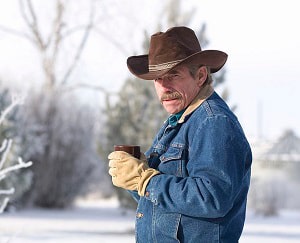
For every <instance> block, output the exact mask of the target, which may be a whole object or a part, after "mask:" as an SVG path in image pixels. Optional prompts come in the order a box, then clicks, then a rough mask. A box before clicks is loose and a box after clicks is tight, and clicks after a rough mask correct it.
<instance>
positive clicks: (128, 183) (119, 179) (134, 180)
mask: <svg viewBox="0 0 300 243" xmlns="http://www.w3.org/2000/svg"><path fill="white" fill-rule="evenodd" d="M108 159H109V167H110V168H109V171H108V173H109V174H110V175H111V176H112V182H113V184H114V185H115V186H117V187H122V188H124V189H126V190H136V191H137V192H138V194H139V195H140V196H144V195H145V190H146V186H147V184H148V182H149V180H150V179H151V178H152V177H153V176H155V175H157V174H159V171H157V170H155V169H152V168H149V166H148V163H147V161H146V159H144V160H141V159H136V158H135V157H133V156H132V155H130V154H128V153H126V152H123V151H115V152H112V153H110V154H109V155H108Z"/></svg>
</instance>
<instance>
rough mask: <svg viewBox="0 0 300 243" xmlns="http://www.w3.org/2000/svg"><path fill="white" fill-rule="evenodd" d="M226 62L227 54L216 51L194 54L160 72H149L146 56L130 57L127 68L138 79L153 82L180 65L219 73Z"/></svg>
mask: <svg viewBox="0 0 300 243" xmlns="http://www.w3.org/2000/svg"><path fill="white" fill-rule="evenodd" d="M226 61H227V54H226V53H225V52H222V51H218V50H204V51H200V52H196V53H194V54H193V55H191V56H188V57H186V58H185V59H183V60H182V61H180V62H179V63H177V64H176V65H175V66H173V67H171V68H168V69H164V70H160V71H149V63H148V55H140V56H131V57H129V58H128V59H127V67H128V69H129V71H130V72H131V73H132V74H133V75H135V76H136V77H138V78H141V79H145V80H154V79H156V78H158V77H161V76H162V75H164V74H166V73H168V72H169V71H170V70H172V69H174V68H176V67H177V66H178V65H181V64H189V63H194V64H199V65H205V66H208V67H210V70H211V73H215V72H217V71H219V70H220V69H221V68H222V67H223V66H224V64H225V63H226Z"/></svg>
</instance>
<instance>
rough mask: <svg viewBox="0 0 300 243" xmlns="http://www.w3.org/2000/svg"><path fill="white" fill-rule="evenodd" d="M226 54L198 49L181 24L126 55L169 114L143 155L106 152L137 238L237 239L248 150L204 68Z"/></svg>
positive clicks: (213, 67)
mask: <svg viewBox="0 0 300 243" xmlns="http://www.w3.org/2000/svg"><path fill="white" fill-rule="evenodd" d="M226 60H227V54H225V53H224V52H221V51H217V50H204V51H202V50H201V47H200V43H199V42H198V39H197V37H196V35H195V33H194V32H193V31H192V30H191V29H189V28H186V27H174V28H171V29H169V30H167V31H166V32H159V33H156V34H154V35H152V37H151V41H150V48H149V54H148V55H141V56H132V57H129V58H128V60H127V65H128V68H129V70H130V71H131V72H132V73H133V74H134V75H135V76H137V77H139V78H141V79H145V80H154V86H155V89H156V92H157V95H158V98H159V99H160V102H161V103H162V105H163V107H164V108H165V110H166V111H167V112H168V113H170V117H169V119H168V120H167V121H166V122H165V123H164V124H163V126H162V128H161V129H160V131H159V132H158V133H157V135H156V136H155V139H154V141H153V144H152V146H151V148H150V149H149V150H148V151H147V152H146V153H145V157H143V156H142V158H141V159H136V158H134V157H132V156H131V155H129V154H127V153H125V152H120V151H118V152H112V153H111V154H110V155H109V157H108V158H109V160H110V161H109V166H110V169H109V174H110V175H111V176H112V182H113V184H114V185H115V186H118V187H122V188H124V189H126V190H129V192H130V193H131V194H132V195H133V196H134V198H135V199H136V200H137V202H138V207H137V215H136V241H137V242H142V243H150V242H161V243H167V242H192V243H197V242H199V243H204V242H207V243H212V242H228V243H234V242H238V240H239V238H240V235H241V233H242V230H243V226H244V221H245V210H246V198H247V193H248V189H249V184H250V167H251V161H252V155H251V149H250V146H249V144H248V142H247V139H246V137H245V135H244V133H243V130H242V128H241V126H240V124H239V122H238V120H237V118H236V117H235V115H234V114H233V113H232V112H231V111H230V109H229V108H228V106H227V105H226V104H225V102H224V101H223V100H222V99H221V98H220V97H219V96H218V94H217V93H216V92H215V91H214V90H213V88H212V86H211V82H212V78H211V73H215V72H217V71H218V70H220V69H221V68H222V67H223V65H224V64H225V62H226ZM153 116H155V114H153ZM153 119H155V117H154V118H153Z"/></svg>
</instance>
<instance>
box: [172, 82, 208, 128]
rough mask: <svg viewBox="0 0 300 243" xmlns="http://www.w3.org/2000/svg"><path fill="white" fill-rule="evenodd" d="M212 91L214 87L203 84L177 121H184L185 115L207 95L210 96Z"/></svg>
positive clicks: (196, 106)
mask: <svg viewBox="0 0 300 243" xmlns="http://www.w3.org/2000/svg"><path fill="white" fill-rule="evenodd" d="M213 92H214V89H213V87H212V86H211V85H206V86H204V87H203V88H202V89H201V90H200V91H199V93H198V95H197V96H196V97H195V99H194V100H193V101H192V102H191V104H190V105H189V106H188V107H187V108H186V110H185V111H184V113H183V114H182V116H181V117H180V119H179V121H178V123H183V122H184V121H185V117H187V116H188V115H190V114H191V113H192V112H193V111H194V110H196V109H197V108H198V107H199V106H200V105H201V104H202V103H203V102H204V101H205V100H206V99H207V98H208V97H210V96H211V95H212V94H213Z"/></svg>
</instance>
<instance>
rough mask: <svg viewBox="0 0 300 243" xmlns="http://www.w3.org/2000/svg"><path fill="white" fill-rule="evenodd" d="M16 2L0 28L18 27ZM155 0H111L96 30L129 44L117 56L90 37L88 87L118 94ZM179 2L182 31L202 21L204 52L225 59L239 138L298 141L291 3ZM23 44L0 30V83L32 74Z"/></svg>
mask: <svg viewBox="0 0 300 243" xmlns="http://www.w3.org/2000/svg"><path fill="white" fill-rule="evenodd" d="M16 2H18V1H16V0H11V1H6V0H0V24H1V25H8V24H9V26H16V27H18V28H21V27H20V25H19V24H18V21H17V20H18V18H17V17H16V15H18V8H16V4H15V3H16ZM34 2H35V0H33V3H34ZM38 2H39V3H43V1H40V0H39V1H38ZM162 2H163V1H161V0H148V1H147V0H123V1H119V3H120V4H122V3H123V9H122V13H121V14H119V13H116V14H117V16H116V17H115V18H114V19H113V20H114V21H115V22H114V23H112V24H109V23H107V22H106V23H105V22H104V25H105V24H108V25H109V26H107V29H108V30H109V33H111V35H112V36H114V37H116V36H117V37H118V36H120V39H122V38H123V36H125V37H126V36H127V38H128V36H130V38H131V39H130V41H128V40H127V41H126V38H125V37H124V49H125V50H126V51H125V53H124V52H123V53H122V52H121V51H120V50H117V49H116V48H115V47H114V46H113V45H112V44H111V43H108V42H105V41H103V40H100V38H99V36H98V37H95V36H93V38H94V37H95V38H94V39H91V40H90V43H89V44H90V45H89V46H88V47H87V48H86V50H85V51H86V52H85V54H84V57H83V61H82V63H81V64H83V65H82V68H81V72H79V73H80V77H81V78H83V79H85V80H88V81H89V82H92V83H97V82H100V80H101V84H102V85H103V86H105V87H106V88H107V89H108V90H110V91H118V90H119V88H120V85H121V84H122V82H123V81H124V80H125V79H126V78H127V77H131V75H130V73H129V72H128V70H127V67H126V58H127V56H129V55H134V54H144V53H140V52H139V50H141V44H142V43H141V40H142V35H143V33H144V29H147V30H148V31H149V33H152V31H154V26H153V23H156V22H157V21H159V20H160V19H162V17H163V12H162V11H161V8H160V5H161V4H162ZM182 2H183V3H184V4H183V5H182V7H183V8H184V9H186V10H189V9H192V8H195V9H196V14H195V17H194V18H193V21H192V22H191V24H190V25H189V27H191V28H193V29H195V30H196V29H199V28H200V26H201V25H202V23H203V22H206V24H207V35H208V38H209V40H210V44H209V46H208V47H206V48H205V49H218V50H222V51H224V52H226V53H227V54H228V61H227V63H226V65H225V67H224V68H226V71H227V74H226V83H225V86H226V87H228V89H229V91H230V100H229V105H237V110H236V112H235V113H236V114H237V116H238V118H239V120H240V122H241V124H242V126H243V128H244V130H245V133H246V135H247V136H248V137H250V138H256V137H258V135H262V136H264V137H266V138H269V139H274V138H277V137H278V136H280V135H281V134H282V133H283V132H284V131H285V130H286V129H293V130H294V131H295V132H296V134H297V135H298V136H300V112H299V109H298V104H300V95H299V94H298V91H299V90H300V82H299V81H300V68H299V67H298V66H299V56H300V32H299V27H298V24H299V23H300V15H299V13H298V6H297V1H296V0H285V1H278V0H273V1H262V0H251V1H250V0H247V1H246V0H244V1H239V0H227V1H226V0H202V1H201V0H184V1H182ZM112 9H113V7H112ZM112 12H113V10H112ZM126 16H127V17H128V16H131V19H130V21H129V22H126V21H124V20H126ZM165 30H166V29H165ZM121 43H122V42H121ZM28 46H29V45H28V43H26V44H25V43H24V41H23V40H20V39H17V38H12V37H10V38H9V37H7V34H4V33H3V32H0V53H1V55H0V63H1V65H0V79H3V77H5V79H8V80H16V81H18V82H22V81H24V80H26V81H27V82H30V81H28V80H35V79H36V77H39V74H38V70H37V69H36V68H35V67H34V65H35V64H34V61H29V60H34V59H36V58H37V56H36V54H35V53H34V52H33V51H32V49H30V47H28ZM32 56H33V57H32ZM85 65H86V66H85ZM217 91H218V90H217ZM98 95H99V94H98ZM258 114H260V115H258ZM259 121H260V122H259ZM258 124H260V125H258Z"/></svg>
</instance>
